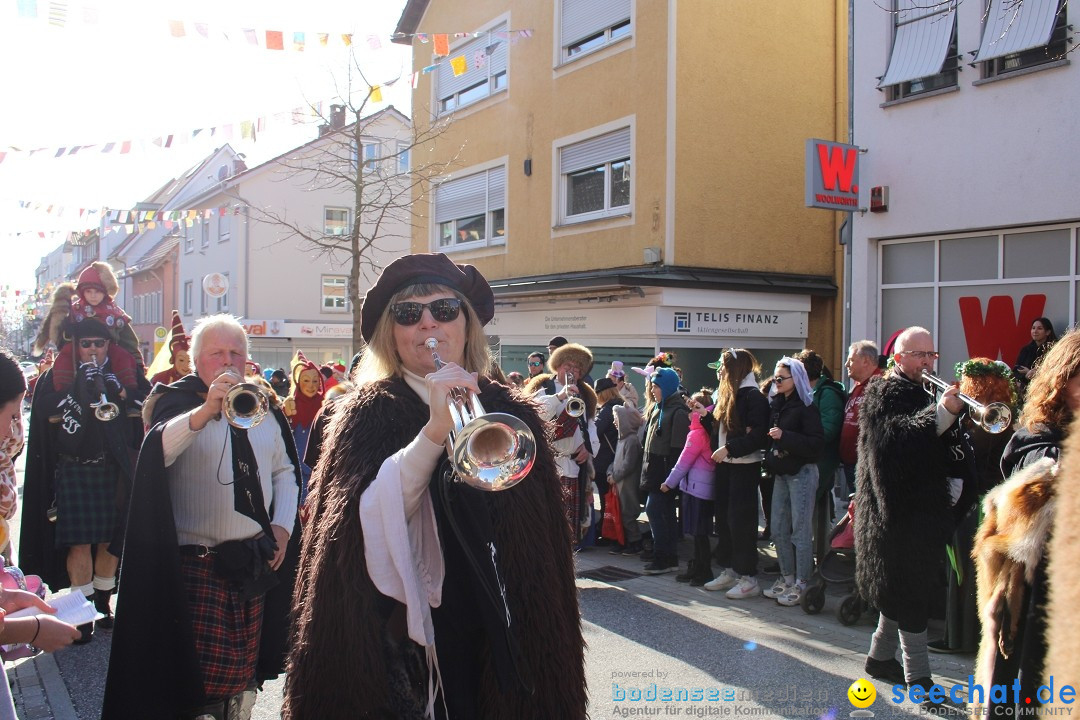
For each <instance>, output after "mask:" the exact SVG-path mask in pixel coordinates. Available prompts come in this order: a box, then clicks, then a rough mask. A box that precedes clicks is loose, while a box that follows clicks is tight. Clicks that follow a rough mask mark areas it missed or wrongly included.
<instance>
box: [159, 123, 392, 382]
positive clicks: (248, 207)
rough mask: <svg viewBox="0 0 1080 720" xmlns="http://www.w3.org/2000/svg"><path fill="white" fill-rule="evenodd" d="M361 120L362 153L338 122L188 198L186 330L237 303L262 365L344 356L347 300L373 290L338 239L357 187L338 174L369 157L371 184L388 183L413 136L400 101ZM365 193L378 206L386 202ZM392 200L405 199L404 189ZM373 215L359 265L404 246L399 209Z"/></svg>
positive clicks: (348, 332)
mask: <svg viewBox="0 0 1080 720" xmlns="http://www.w3.org/2000/svg"><path fill="white" fill-rule="evenodd" d="M341 117H344V116H343V115H342V116H341ZM360 122H361V123H362V137H361V142H360V146H361V149H360V150H359V151H356V150H355V149H353V150H350V149H349V145H350V141H349V140H348V136H347V133H348V132H349V127H352V126H349V127H345V128H340V127H339V128H335V129H333V130H332V131H331V132H330V133H328V134H327V135H325V136H322V137H320V138H318V139H316V140H314V141H312V142H310V143H307V144H305V145H303V146H300V147H298V148H295V149H293V150H290V151H289V152H287V153H285V154H283V155H281V156H279V157H277V158H274V159H272V160H269V161H267V162H265V163H262V164H260V165H258V166H256V167H253V168H250V169H246V170H244V171H243V172H240V173H238V174H236V175H234V176H231V177H227V178H225V179H223V180H222V182H220V183H217V184H215V185H213V186H212V187H210V188H208V189H207V190H206V191H205V192H203V193H201V194H199V195H196V196H194V197H191V198H189V199H187V200H186V201H185V203H186V206H187V207H188V208H189V209H193V210H195V212H196V214H197V215H198V216H199V217H200V218H201V219H200V221H199V222H198V223H196V224H195V225H193V226H190V227H185V228H184V230H183V235H182V237H181V241H180V250H179V258H180V259H179V267H180V271H179V276H178V279H177V287H178V290H179V296H180V300H179V302H180V305H181V315H182V316H183V318H184V324H185V326H186V327H188V328H189V330H190V327H191V326H190V325H189V324H188V323H194V321H195V319H196V318H198V317H200V316H202V315H207V314H212V313H216V312H229V313H232V314H233V315H236V316H238V317H240V318H241V322H242V323H243V324H244V326H245V327H246V328H247V331H248V336H249V338H250V348H251V356H252V358H253V359H254V360H255V362H257V363H259V364H260V366H262V367H264V368H266V367H274V368H278V367H281V368H286V369H288V367H289V361H290V360H291V359H292V357H293V355H294V354H295V353H296V352H297V351H298V350H299V351H302V352H303V353H304V355H305V356H306V357H307V358H308V359H309V360H312V361H314V362H316V363H320V364H321V363H325V362H330V361H343V362H344V363H345V364H348V362H349V360H350V358H351V357H352V355H353V352H354V351H353V347H354V341H353V337H354V333H353V317H352V307H353V304H352V302H351V300H350V298H351V297H356V296H357V293H358V294H359V295H363V294H364V293H366V292H367V289H368V286H369V283H370V282H373V281H374V277H365V276H364V274H363V273H361V276H360V279H359V281H358V282H357V285H358V287H357V288H351V287H350V281H349V267H350V257H349V254H348V252H347V251H345V250H342V249H341V248H344V247H346V246H347V245H348V237H349V232H350V231H351V229H352V227H353V223H354V222H356V221H357V218H356V217H355V213H356V201H355V192H356V185H355V184H354V183H353V182H352V180H351V179H350V180H347V181H345V182H342V181H340V178H341V177H342V176H349V175H351V174H352V173H353V171H352V170H350V169H349V168H348V167H346V165H347V164H348V163H357V164H362V169H361V170H360V172H363V173H365V176H364V177H365V178H367V179H368V180H370V182H369V183H367V186H368V190H367V191H365V192H366V193H367V192H376V191H377V190H378V189H385V188H386V187H387V183H389V184H393V183H394V182H395V181H396V179H397V169H398V163H399V161H400V160H399V156H401V155H404V156H405V157H407V148H408V147H410V146H411V138H412V128H411V125H410V122H409V119H408V118H407V117H406V116H404V115H403V114H401V113H400V112H398V111H397V110H395V109H393V108H392V107H390V108H387V109H385V110H382V111H379V112H378V113H375V114H373V115H370V116H368V117H366V118H361V120H360ZM343 133H344V134H345V135H344V139H343ZM339 161H340V163H341V165H340V167H339V166H338V163H339ZM401 180H402V181H403V182H404V178H401ZM365 197H366V198H367V200H366V202H368V201H370V202H371V203H372V204H373V207H375V206H376V204H377V203H379V202H382V200H381V199H380V198H376V197H369V196H367V195H365ZM395 202H396V203H398V204H400V206H401V207H402V208H407V207H408V205H409V202H408V196H407V194H406V195H405V196H398V199H397V200H396V201H395ZM207 210H209V212H207ZM189 211H190V210H189ZM376 214H377V213H375V212H372V213H370V214H369V215H365V216H363V217H361V218H360V219H359V222H360V224H361V229H360V232H361V234H362V235H363V236H365V237H375V238H376V239H375V241H374V242H373V244H372V245H371V246H370V247H369V248H367V249H366V250H365V251H364V260H363V262H362V266H363V268H362V269H364V268H367V267H369V266H370V267H382V266H384V265H385V264H386V263H388V262H390V261H391V260H393V259H394V258H396V257H399V256H400V255H402V254H404V253H406V252H408V247H409V246H408V243H409V238H408V221H407V219H406V218H405V217H404V216H403V214H401V213H395V212H388V213H387V214H386V217H384V218H383V220H382V224H381V226H379V227H378V228H377V229H376V228H375V227H374V226H373V225H372V223H371V222H370V220H369V217H370V216H373V215H376ZM328 246H333V247H336V248H338V249H337V250H332V251H328V250H326V248H327V247H328Z"/></svg>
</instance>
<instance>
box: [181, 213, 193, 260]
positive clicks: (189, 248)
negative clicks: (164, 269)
mask: <svg viewBox="0 0 1080 720" xmlns="http://www.w3.org/2000/svg"><path fill="white" fill-rule="evenodd" d="M180 222H182V223H183V224H184V252H185V253H190V252H195V237H194V233H192V231H191V226H190V225H188V224H187V220H181V221H180Z"/></svg>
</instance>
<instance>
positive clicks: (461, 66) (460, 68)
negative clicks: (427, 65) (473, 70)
mask: <svg viewBox="0 0 1080 720" xmlns="http://www.w3.org/2000/svg"><path fill="white" fill-rule="evenodd" d="M450 67H452V68H453V69H454V77H457V76H458V75H464V74H465V71H466V70H468V69H469V65H468V63H467V62H466V61H465V56H464V55H458V56H457V57H456V58H451V59H450Z"/></svg>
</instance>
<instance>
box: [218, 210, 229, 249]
mask: <svg viewBox="0 0 1080 720" xmlns="http://www.w3.org/2000/svg"><path fill="white" fill-rule="evenodd" d="M225 212H226V213H228V210H227V209H226V211H225ZM230 237H232V218H231V217H230V216H229V215H228V214H226V215H221V214H220V213H219V214H218V221H217V240H218V242H219V243H223V242H228V241H229V238H230Z"/></svg>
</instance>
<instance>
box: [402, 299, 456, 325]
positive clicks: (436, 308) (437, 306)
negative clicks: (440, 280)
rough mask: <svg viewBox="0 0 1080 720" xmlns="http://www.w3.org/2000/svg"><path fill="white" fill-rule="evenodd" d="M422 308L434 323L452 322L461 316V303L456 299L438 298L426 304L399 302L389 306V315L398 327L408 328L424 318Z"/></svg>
mask: <svg viewBox="0 0 1080 720" xmlns="http://www.w3.org/2000/svg"><path fill="white" fill-rule="evenodd" d="M424 308H427V309H428V310H429V311H430V312H431V317H432V318H434V319H435V321H436V322H441V323H447V322H453V321H455V320H457V318H458V315H460V314H461V301H460V300H458V299H457V298H440V299H438V300H432V301H431V302H428V303H418V302H399V303H394V304H393V305H391V306H390V313H391V314H392V315H393V316H394V322H396V323H397V324H398V325H402V326H404V327H409V326H410V325H415V324H416V323H418V322H420V319H421V318H423V317H424Z"/></svg>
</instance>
